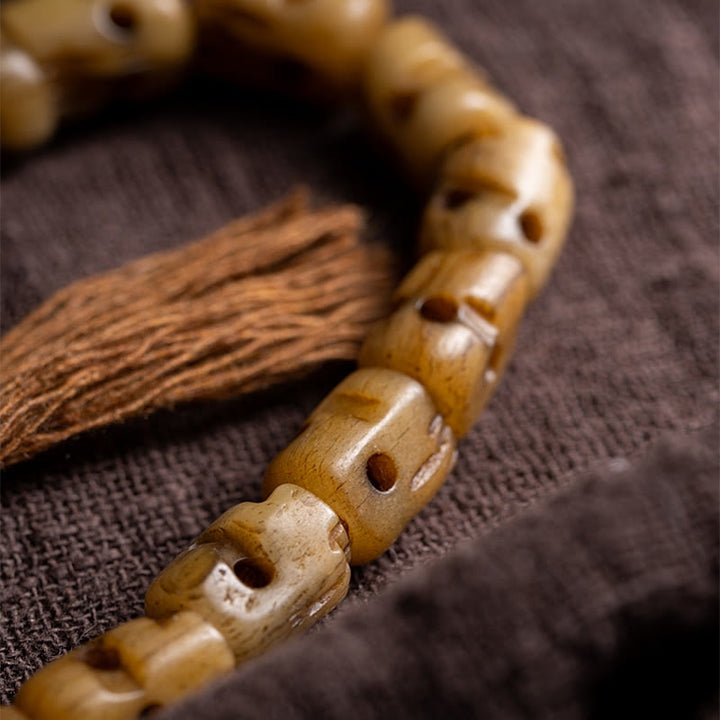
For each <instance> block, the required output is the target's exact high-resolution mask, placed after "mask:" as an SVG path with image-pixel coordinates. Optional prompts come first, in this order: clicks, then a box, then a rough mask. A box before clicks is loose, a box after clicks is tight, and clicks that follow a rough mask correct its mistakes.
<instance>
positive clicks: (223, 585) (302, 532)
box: [145, 485, 350, 661]
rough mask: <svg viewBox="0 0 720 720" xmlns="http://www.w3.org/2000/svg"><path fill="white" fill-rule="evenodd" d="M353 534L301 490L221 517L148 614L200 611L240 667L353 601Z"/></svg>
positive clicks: (159, 590) (153, 591) (158, 585)
mask: <svg viewBox="0 0 720 720" xmlns="http://www.w3.org/2000/svg"><path fill="white" fill-rule="evenodd" d="M347 545H348V539H347V534H346V532H345V529H344V528H343V526H342V524H341V523H340V520H339V519H338V517H337V515H336V514H335V513H334V512H333V511H332V510H331V509H330V508H329V507H328V506H327V505H326V504H325V503H323V502H321V501H320V500H319V499H318V498H316V497H315V496H314V495H312V494H311V493H309V492H307V491H306V490H304V489H302V488H300V487H297V486H295V485H284V486H282V487H279V488H277V490H275V492H274V493H273V494H272V495H271V496H270V497H269V498H268V499H267V500H265V502H262V503H250V502H246V503H241V504H240V505H236V506H235V507H233V508H231V509H230V510H228V511H227V512H226V513H225V514H224V515H222V516H220V518H218V519H217V520H216V521H215V522H214V523H213V524H212V525H211V526H210V527H209V528H208V529H207V530H206V531H205V532H203V533H202V535H200V536H199V537H198V538H197V540H195V542H194V543H193V544H192V545H191V546H190V547H189V548H188V549H187V550H185V552H183V553H182V554H181V555H179V556H178V557H177V558H176V559H175V560H174V561H173V562H172V563H171V564H170V565H169V566H168V567H167V568H166V569H165V570H164V571H163V572H162V573H161V574H160V575H159V576H158V577H157V578H156V579H155V581H154V582H153V584H152V585H151V586H150V589H149V590H148V593H147V596H146V598H145V605H146V609H147V614H148V615H149V616H151V617H163V616H165V615H168V614H171V613H174V612H177V611H178V610H182V609H192V610H194V611H196V612H198V613H199V614H200V615H202V616H203V617H204V618H206V619H207V620H208V621H209V622H211V623H213V625H214V626H215V627H216V628H217V629H218V630H219V631H220V632H221V633H222V634H223V636H224V637H225V638H226V640H227V642H228V644H229V645H230V647H231V648H232V650H233V652H234V654H235V657H236V659H237V660H238V661H241V660H245V659H247V658H249V657H251V656H253V655H258V654H259V653H261V652H263V651H264V650H266V649H267V648H268V647H270V646H271V645H273V644H274V643H276V642H278V641H279V640H282V639H284V638H286V637H288V636H289V635H291V634H292V633H295V632H298V631H300V630H302V629H304V628H306V627H308V626H309V625H311V624H312V623H314V622H315V621H316V620H318V619H319V618H320V617H322V616H323V615H325V614H326V613H328V612H330V610H332V609H333V608H334V607H335V606H336V605H337V604H338V603H339V602H340V601H341V600H342V599H343V598H344V597H345V594H346V593H347V589H348V583H349V580H350V568H349V566H348V563H347V556H346V550H347Z"/></svg>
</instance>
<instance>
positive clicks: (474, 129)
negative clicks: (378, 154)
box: [364, 17, 514, 182]
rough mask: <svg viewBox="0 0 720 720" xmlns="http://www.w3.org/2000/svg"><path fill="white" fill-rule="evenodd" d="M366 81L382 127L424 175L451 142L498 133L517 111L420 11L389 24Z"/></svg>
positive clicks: (409, 164)
mask: <svg viewBox="0 0 720 720" xmlns="http://www.w3.org/2000/svg"><path fill="white" fill-rule="evenodd" d="M364 88H365V95H366V97H367V102H368V106H369V108H370V112H371V115H372V117H373V119H374V120H375V122H376V123H377V124H378V126H379V128H380V131H381V132H382V133H383V134H384V135H385V136H386V137H387V138H388V139H389V140H390V141H391V143H392V144H393V145H394V147H395V149H396V151H397V152H398V153H399V155H400V156H401V158H402V160H403V163H404V164H405V165H406V166H407V168H408V170H409V171H410V172H411V174H413V175H414V176H415V177H416V178H418V179H419V180H420V181H421V182H426V181H427V180H428V179H429V178H430V177H431V176H432V172H433V171H434V170H435V168H436V165H437V163H438V161H439V160H440V158H441V156H442V154H443V152H444V151H445V150H446V149H447V148H448V147H450V146H452V145H453V144H454V143H456V142H458V141H459V140H460V139H462V138H466V137H476V136H477V137H479V136H485V135H487V134H491V133H496V132H498V131H499V130H500V129H501V127H502V125H503V123H504V122H505V119H506V117H508V116H512V115H513V114H514V107H513V105H512V103H511V102H510V101H509V100H507V99H506V98H504V97H502V96H501V95H500V94H499V93H498V92H497V91H496V90H495V89H493V88H492V87H491V86H490V85H489V84H488V83H487V82H486V81H485V79H484V77H483V76H482V75H481V74H480V73H479V72H478V71H476V70H474V69H473V68H472V66H471V64H470V63H469V62H468V61H466V60H465V58H463V56H462V55H461V54H460V53H459V52H458V51H457V50H455V49H454V48H453V47H452V45H450V43H449V42H448V41H447V40H446V39H445V38H444V37H443V36H442V34H441V33H440V32H439V31H438V30H437V29H436V28H435V27H434V26H433V25H431V24H430V23H428V22H427V21H426V20H423V19H421V18H415V17H409V18H403V19H400V20H397V21H396V22H394V23H391V24H390V25H388V26H387V28H386V29H385V31H384V32H383V34H382V36H381V37H380V39H379V41H378V42H377V44H376V45H375V46H374V48H373V49H372V52H371V53H370V56H369V59H368V63H367V67H366V71H365V77H364Z"/></svg>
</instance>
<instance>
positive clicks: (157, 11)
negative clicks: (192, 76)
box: [2, 0, 195, 77]
mask: <svg viewBox="0 0 720 720" xmlns="http://www.w3.org/2000/svg"><path fill="white" fill-rule="evenodd" d="M2 21H3V27H4V29H5V31H6V32H7V34H8V36H9V37H10V38H11V40H12V41H13V42H14V43H16V44H17V45H18V46H20V47H21V48H23V49H24V50H26V51H27V52H28V53H30V55H31V56H32V57H34V58H35V59H36V60H37V61H38V62H40V63H41V64H43V65H45V66H46V67H47V69H48V71H55V72H58V73H60V74H63V73H64V74H71V75H76V76H91V77H93V76H100V77H112V76H118V75H126V74H131V73H142V72H147V71H150V70H161V69H165V68H169V67H173V66H175V65H178V64H180V63H182V62H183V61H185V60H186V59H187V58H188V57H189V56H190V54H191V52H192V49H193V44H194V32H195V31H194V21H193V18H192V13H191V10H190V7H189V5H188V4H187V3H186V2H184V0H23V2H13V3H7V4H6V5H4V6H3V8H2Z"/></svg>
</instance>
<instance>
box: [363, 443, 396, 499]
mask: <svg viewBox="0 0 720 720" xmlns="http://www.w3.org/2000/svg"><path fill="white" fill-rule="evenodd" d="M366 471H367V476H368V480H369V481H370V484H371V485H372V486H373V487H374V488H375V489H376V490H379V491H380V492H387V491H388V490H392V488H393V486H394V485H395V483H396V482H397V467H396V466H395V461H394V460H393V459H392V458H391V457H390V456H389V455H388V454H387V453H375V454H374V455H371V456H370V457H369V458H368V461H367V466H366Z"/></svg>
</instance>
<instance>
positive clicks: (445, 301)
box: [420, 295, 458, 323]
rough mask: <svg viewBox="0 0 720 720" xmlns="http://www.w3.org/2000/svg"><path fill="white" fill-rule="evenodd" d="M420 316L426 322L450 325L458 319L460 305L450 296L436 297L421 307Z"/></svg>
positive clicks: (430, 298) (426, 301)
mask: <svg viewBox="0 0 720 720" xmlns="http://www.w3.org/2000/svg"><path fill="white" fill-rule="evenodd" d="M420 314H421V315H422V316H423V317H424V318H425V319H426V320H432V321H434V322H441V323H449V322H453V320H455V319H456V318H457V314H458V304H457V302H456V301H455V299H454V298H452V297H450V296H448V295H434V296H433V297H429V298H427V300H425V302H423V304H422V305H421V306H420Z"/></svg>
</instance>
